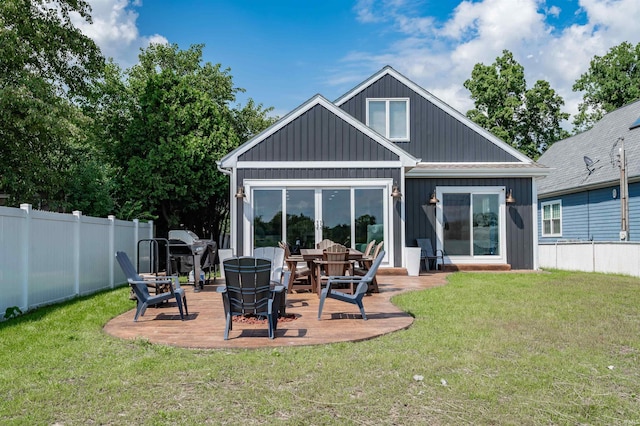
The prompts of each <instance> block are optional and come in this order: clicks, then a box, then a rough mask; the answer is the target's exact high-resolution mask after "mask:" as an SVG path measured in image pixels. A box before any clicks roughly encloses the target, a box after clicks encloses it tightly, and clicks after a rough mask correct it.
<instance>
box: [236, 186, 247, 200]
mask: <svg viewBox="0 0 640 426" xmlns="http://www.w3.org/2000/svg"><path fill="white" fill-rule="evenodd" d="M246 196H247V195H246V194H245V193H244V186H239V187H238V192H236V198H246Z"/></svg>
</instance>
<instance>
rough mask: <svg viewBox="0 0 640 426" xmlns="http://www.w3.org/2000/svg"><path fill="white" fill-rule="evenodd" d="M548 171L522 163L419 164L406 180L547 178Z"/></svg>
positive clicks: (408, 173)
mask: <svg viewBox="0 0 640 426" xmlns="http://www.w3.org/2000/svg"><path fill="white" fill-rule="evenodd" d="M514 164H517V165H518V166H517V167H513V166H514ZM425 166H431V167H432V168H426V167H425ZM460 166H462V167H460ZM465 166H467V168H465ZM496 166H497V167H496ZM500 166H503V167H500ZM447 167H449V168H447ZM550 171H551V170H550V169H547V168H541V167H535V166H531V167H523V166H522V163H420V164H419V165H418V166H417V167H415V168H413V169H411V170H409V171H408V172H407V178H423V177H450V176H457V177H497V176H505V177H544V176H547V175H548V174H549V172H550Z"/></svg>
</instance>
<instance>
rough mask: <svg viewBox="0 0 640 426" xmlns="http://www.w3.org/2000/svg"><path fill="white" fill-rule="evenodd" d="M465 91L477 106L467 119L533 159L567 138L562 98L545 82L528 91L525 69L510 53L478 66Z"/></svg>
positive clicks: (565, 116)
mask: <svg viewBox="0 0 640 426" xmlns="http://www.w3.org/2000/svg"><path fill="white" fill-rule="evenodd" d="M464 87H465V88H467V89H468V90H469V91H470V92H471V98H472V99H473V100H474V103H475V109H472V110H469V111H467V117H469V118H470V119H471V120H473V121H474V122H476V123H478V124H479V125H480V126H482V127H484V128H485V129H487V130H489V131H491V132H492V133H493V134H495V135H496V136H498V137H499V138H501V139H503V140H504V141H506V142H507V143H509V144H511V145H512V146H513V147H514V148H517V149H518V150H520V151H521V152H522V153H524V154H526V155H527V156H529V157H531V158H533V159H536V158H538V157H539V156H540V155H541V154H542V153H543V152H544V151H545V150H546V149H547V148H548V147H549V146H550V145H551V144H553V143H554V142H555V141H557V140H560V139H563V138H565V137H567V136H568V132H566V131H565V130H563V129H562V127H561V123H562V121H563V120H566V119H567V118H569V114H567V113H564V112H562V111H561V108H562V106H563V105H564V101H563V99H562V97H561V96H560V95H558V94H557V93H556V92H555V91H554V90H553V89H552V88H551V86H550V85H549V83H548V82H546V81H544V80H538V81H537V82H536V84H535V85H534V86H533V87H532V88H531V89H529V90H527V88H526V81H525V78H524V68H523V67H522V65H520V64H519V63H518V62H517V61H516V60H515V59H514V58H513V54H512V53H511V52H509V51H508V50H504V51H503V52H502V56H501V57H498V58H496V61H495V62H494V63H493V64H491V65H484V64H481V63H479V64H476V65H475V66H474V67H473V71H472V72H471V78H470V79H468V80H466V81H465V82H464Z"/></svg>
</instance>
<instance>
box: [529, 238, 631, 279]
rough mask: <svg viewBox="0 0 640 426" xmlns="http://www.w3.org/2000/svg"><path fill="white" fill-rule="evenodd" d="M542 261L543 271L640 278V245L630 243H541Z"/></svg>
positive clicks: (540, 258) (539, 248)
mask: <svg viewBox="0 0 640 426" xmlns="http://www.w3.org/2000/svg"><path fill="white" fill-rule="evenodd" d="M538 261H539V263H540V267H541V268H550V269H563V270H567V271H585V272H604V273H614V274H624V275H631V276H634V277H640V244H639V243H633V242H626V241H625V242H604V241H581V242H558V243H552V244H540V245H538Z"/></svg>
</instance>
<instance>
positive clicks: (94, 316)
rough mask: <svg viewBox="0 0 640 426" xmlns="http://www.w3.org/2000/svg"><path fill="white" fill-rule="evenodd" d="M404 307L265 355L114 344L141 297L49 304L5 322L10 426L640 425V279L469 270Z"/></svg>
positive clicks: (4, 401)
mask: <svg viewBox="0 0 640 426" xmlns="http://www.w3.org/2000/svg"><path fill="white" fill-rule="evenodd" d="M394 302H395V303H396V304H397V305H398V306H400V307H402V308H403V309H405V310H406V311H408V312H410V313H411V314H412V315H414V316H415V318H416V321H415V323H414V325H413V326H412V327H410V328H409V329H408V330H404V331H400V332H397V333H393V334H390V335H387V336H384V337H382V338H377V339H374V340H370V341H367V342H359V343H340V344H334V345H325V346H312V347H295V348H279V349H265V350H251V351H250V350H237V351H230V350H187V349H178V348H172V347H166V346H159V345H152V344H149V343H147V342H145V341H136V342H125V341H122V340H118V339H116V338H112V337H110V336H107V335H105V334H104V333H103V332H102V326H103V325H104V324H105V323H106V322H107V321H108V320H109V319H110V318H112V317H113V316H115V315H118V314H119V313H121V312H123V311H126V310H128V309H130V308H131V307H132V305H131V302H130V301H129V300H128V289H126V288H120V289H117V290H115V291H110V292H106V293H101V294H98V295H95V296H91V297H88V298H82V299H79V300H74V301H72V302H69V303H65V304H62V305H57V306H52V307H47V308H43V309H40V310H37V311H35V312H32V313H29V314H26V315H24V316H22V317H19V318H17V319H14V320H11V321H8V322H5V323H0V348H1V350H0V366H1V368H0V394H1V395H2V397H1V398H0V424H2V425H12V424H19V425H23V424H24V425H53V424H60V425H72V424H77V425H80V424H82V425H85V424H109V425H119V424H233V425H236V424H245V425H248V424H293V425H307V424H315V425H318V424H354V425H385V424H386V425H405V424H407V425H409V424H410V425H414V424H429V425H441V424H451V425H461V424H462V425H464V424H500V425H503V424H507V425H527V424H531V425H540V424H546V425H555V424H560V425H565V424H567V425H578V424H589V425H634V424H640V363H639V354H640V311H639V307H640V280H639V279H636V278H630V277H622V276H612V275H600V274H584V273H566V272H552V273H540V274H535V273H525V274H515V273H509V274H489V273H476V274H472V273H459V274H455V275H452V276H451V277H450V280H449V284H447V285H446V286H443V287H439V288H434V289H430V290H425V291H420V292H412V293H407V294H403V295H400V296H398V297H396V298H395V299H394ZM365 303H366V299H365ZM365 307H366V305H365Z"/></svg>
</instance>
